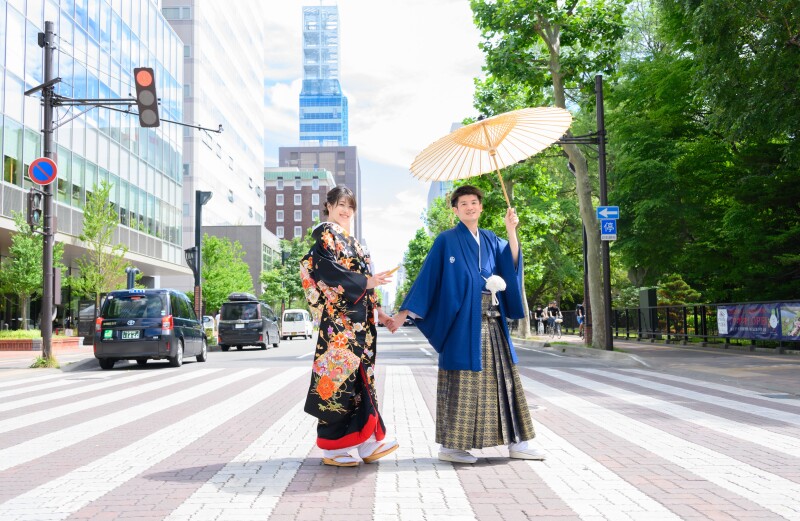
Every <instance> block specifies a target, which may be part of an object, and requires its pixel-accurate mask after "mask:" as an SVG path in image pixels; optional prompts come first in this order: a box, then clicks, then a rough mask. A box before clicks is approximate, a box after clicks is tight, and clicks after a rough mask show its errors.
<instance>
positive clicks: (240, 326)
mask: <svg viewBox="0 0 800 521" xmlns="http://www.w3.org/2000/svg"><path fill="white" fill-rule="evenodd" d="M234 327H235V328H236V329H244V324H236V325H235V326H234Z"/></svg>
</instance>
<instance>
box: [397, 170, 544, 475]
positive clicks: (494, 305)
mask: <svg viewBox="0 0 800 521" xmlns="http://www.w3.org/2000/svg"><path fill="white" fill-rule="evenodd" d="M482 201H483V194H482V193H481V191H480V190H478V189H477V188H475V187H474V186H469V185H467V186H462V187H459V188H457V189H456V190H455V191H454V192H453V194H452V196H451V198H450V203H451V206H452V207H453V213H454V214H455V215H456V216H457V217H458V219H459V221H460V222H459V223H458V224H457V225H456V226H455V227H454V228H452V229H450V230H447V231H445V232H442V233H441V234H440V235H439V236H438V237H437V238H436V240H435V241H434V243H433V247H432V248H431V251H430V252H429V253H428V256H427V258H426V259H425V263H424V264H423V266H422V269H421V270H420V273H419V275H418V276H417V279H416V280H415V281H414V284H413V285H412V286H411V289H410V290H409V292H408V295H407V296H406V298H405V300H404V301H403V304H402V305H401V306H400V311H399V312H398V313H397V314H396V315H395V316H394V317H392V319H391V320H390V323H389V324H388V325H389V328H390V330H392V331H394V330H396V329H397V327H398V326H399V325H401V324H402V323H403V321H404V320H405V319H406V317H407V316H411V317H412V318H414V319H415V322H416V324H417V326H418V327H419V329H420V331H422V333H423V334H424V335H425V337H426V338H427V339H428V341H429V342H430V343H431V345H432V346H433V348H434V349H435V350H436V352H437V353H439V375H438V385H437V400H436V442H437V443H440V444H441V445H442V447H441V449H440V450H439V459H441V460H444V461H451V462H455V463H475V462H476V461H477V458H476V457H475V456H473V455H472V454H470V453H469V452H468V451H469V450H470V449H481V448H484V447H493V446H497V445H508V450H509V455H510V456H511V457H512V458H520V459H533V460H542V459H544V457H545V455H544V453H543V452H542V451H540V450H537V449H535V448H533V447H532V446H529V444H528V440H531V439H533V437H534V436H535V432H534V429H533V422H532V421H531V416H530V412H529V410H528V404H527V401H526V399H525V391H524V389H523V388H522V384H521V382H520V378H519V373H518V372H517V368H516V365H515V364H516V363H517V354H516V352H515V351H514V346H513V345H512V343H511V338H510V336H509V333H508V327H507V325H506V317H509V318H524V317H525V312H524V308H523V304H522V299H523V295H522V289H521V288H522V266H523V263H522V255H521V253H520V248H519V242H518V240H517V235H516V227H517V224H518V223H519V218H518V217H517V215H516V213H515V212H514V210H513V208H509V209H508V210H507V212H506V216H505V224H506V232H507V233H508V238H509V239H508V241H506V240H503V239H500V238H498V237H497V236H496V235H495V234H494V233H492V232H491V231H489V230H484V229H479V228H478V220H479V218H480V215H481V212H482V211H483V205H482Z"/></svg>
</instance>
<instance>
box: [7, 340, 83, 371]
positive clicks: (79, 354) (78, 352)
mask: <svg viewBox="0 0 800 521" xmlns="http://www.w3.org/2000/svg"><path fill="white" fill-rule="evenodd" d="M52 353H53V356H54V357H55V358H56V360H58V362H59V363H60V364H61V369H62V370H64V369H66V367H67V366H68V365H70V364H74V363H75V362H79V361H83V360H85V359H94V350H93V348H92V346H91V345H88V346H84V345H79V346H77V347H63V346H55V345H54V346H53V349H52ZM40 356H42V351H41V350H40V349H37V350H33V351H0V370H3V369H27V368H29V367H30V366H31V364H32V363H33V362H34V361H35V360H36V358H37V357H40Z"/></svg>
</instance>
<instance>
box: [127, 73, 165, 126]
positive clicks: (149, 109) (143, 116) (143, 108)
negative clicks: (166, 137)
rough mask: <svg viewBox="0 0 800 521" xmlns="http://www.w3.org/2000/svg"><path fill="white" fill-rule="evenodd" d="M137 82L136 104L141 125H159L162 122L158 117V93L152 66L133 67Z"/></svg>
mask: <svg viewBox="0 0 800 521" xmlns="http://www.w3.org/2000/svg"><path fill="white" fill-rule="evenodd" d="M133 78H134V81H135V83H136V106H137V107H138V109H139V125H140V126H142V127H144V128H152V127H157V126H159V125H160V124H161V122H160V120H159V118H158V96H157V95H156V79H155V76H154V75H153V69H152V68H150V67H137V68H135V69H133Z"/></svg>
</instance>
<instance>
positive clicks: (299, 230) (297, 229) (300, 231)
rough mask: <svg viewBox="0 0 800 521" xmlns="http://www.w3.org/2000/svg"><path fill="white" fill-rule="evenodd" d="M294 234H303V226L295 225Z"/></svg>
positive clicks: (299, 235) (300, 235)
mask: <svg viewBox="0 0 800 521" xmlns="http://www.w3.org/2000/svg"><path fill="white" fill-rule="evenodd" d="M294 236H295V238H297V237H302V236H303V227H302V226H295V227H294Z"/></svg>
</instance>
